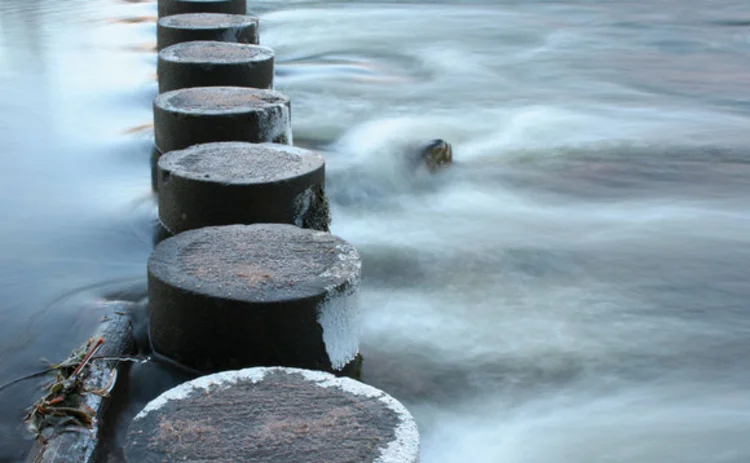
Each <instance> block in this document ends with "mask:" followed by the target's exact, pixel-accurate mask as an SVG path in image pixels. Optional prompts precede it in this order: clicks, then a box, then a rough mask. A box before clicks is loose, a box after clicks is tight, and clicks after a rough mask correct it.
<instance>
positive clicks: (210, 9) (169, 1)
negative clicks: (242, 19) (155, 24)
mask: <svg viewBox="0 0 750 463" xmlns="http://www.w3.org/2000/svg"><path fill="white" fill-rule="evenodd" d="M184 13H227V14H245V13H247V0H159V17H160V18H161V17H164V16H170V15H173V14H184Z"/></svg>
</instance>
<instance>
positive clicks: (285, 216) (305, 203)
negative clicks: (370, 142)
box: [157, 142, 330, 234]
mask: <svg viewBox="0 0 750 463" xmlns="http://www.w3.org/2000/svg"><path fill="white" fill-rule="evenodd" d="M157 176H158V179H159V184H158V191H159V219H160V220H161V223H162V224H163V225H164V227H165V228H166V229H167V230H169V231H170V232H171V233H172V234H177V233H181V232H183V231H186V230H190V229H195V228H201V227H205V226H211V225H230V224H253V223H287V224H292V225H296V226H298V227H302V228H313V229H316V230H321V231H328V225H329V222H330V212H329V210H328V202H327V201H326V199H325V193H324V185H325V161H324V159H323V156H321V155H320V154H318V153H316V152H313V151H308V150H304V149H301V148H296V147H292V146H288V145H279V144H272V143H259V144H256V143H242V142H219V143H207V144H203V145H195V146H191V147H190V148H188V149H185V150H181V151H172V152H171V153H168V154H166V155H164V156H162V157H161V158H160V159H159V161H158V174H157Z"/></svg>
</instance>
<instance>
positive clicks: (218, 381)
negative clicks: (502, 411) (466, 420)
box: [134, 367, 420, 463]
mask: <svg viewBox="0 0 750 463" xmlns="http://www.w3.org/2000/svg"><path fill="white" fill-rule="evenodd" d="M274 372H281V373H287V374H290V375H291V374H299V375H301V376H302V377H303V378H305V379H306V380H309V381H311V383H312V384H314V385H316V386H318V387H322V388H331V387H335V388H338V389H341V390H342V391H344V392H347V393H349V394H352V395H355V396H360V397H368V398H373V399H378V400H379V401H381V402H382V403H383V404H385V406H386V407H388V408H389V409H390V410H391V411H393V412H394V413H396V415H397V416H398V418H399V424H398V426H397V427H396V429H395V436H396V437H395V439H394V440H393V441H391V442H388V443H387V445H386V446H385V448H381V449H379V450H380V456H379V457H378V458H377V459H376V460H375V463H404V462H416V461H418V459H419V458H418V457H419V439H420V438H419V429H418V428H417V424H416V422H415V421H414V417H412V415H411V413H409V411H408V410H407V409H406V407H404V405H403V404H401V402H399V401H397V400H396V399H394V398H393V397H391V396H390V395H388V394H387V393H385V392H384V391H381V390H380V389H376V388H374V387H372V386H369V385H367V384H364V383H361V382H359V381H355V380H353V379H350V378H339V377H336V376H334V375H332V374H330V373H324V372H322V371H312V370H303V369H299V368H287V367H257V368H246V369H244V370H234V371H224V372H220V373H214V374H211V375H207V376H202V377H200V378H196V379H194V380H192V381H188V382H186V383H183V384H180V385H179V386H177V387H174V388H172V389H170V390H168V391H166V392H164V393H163V394H161V395H160V396H159V397H157V398H155V399H154V400H152V401H151V402H149V403H148V404H147V405H146V406H145V407H144V408H143V410H141V411H140V412H139V413H138V415H136V417H135V418H134V420H140V419H143V418H145V417H146V416H147V415H148V414H149V413H151V412H155V411H158V410H159V409H160V408H162V407H164V406H165V405H166V404H167V403H169V402H170V401H175V400H185V399H188V398H190V396H191V395H192V394H193V393H196V392H208V391H209V390H210V388H212V387H218V388H221V389H224V388H227V387H230V386H233V385H235V384H237V383H239V382H241V381H250V382H251V383H253V384H255V383H258V382H260V381H262V380H263V379H264V378H265V377H266V375H267V374H269V373H274Z"/></svg>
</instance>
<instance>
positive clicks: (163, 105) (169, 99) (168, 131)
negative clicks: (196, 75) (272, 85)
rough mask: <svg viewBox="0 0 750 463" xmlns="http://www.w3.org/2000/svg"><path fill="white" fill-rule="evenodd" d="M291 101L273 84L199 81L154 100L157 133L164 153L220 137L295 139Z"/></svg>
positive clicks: (277, 140) (278, 140)
mask: <svg viewBox="0 0 750 463" xmlns="http://www.w3.org/2000/svg"><path fill="white" fill-rule="evenodd" d="M291 113H292V110H291V102H290V101H289V97H287V96H286V95H284V94H282V93H279V92H274V91H272V90H259V89H255V88H245V87H194V88H183V89H180V90H173V91H171V92H166V93H162V94H161V95H159V96H157V97H156V99H155V100H154V136H155V141H156V147H157V149H158V150H159V152H160V153H162V154H164V153H167V152H169V151H174V150H181V149H185V148H187V147H188V146H192V145H197V144H200V143H211V142H215V141H245V142H250V143H263V142H273V143H282V144H292V130H291Z"/></svg>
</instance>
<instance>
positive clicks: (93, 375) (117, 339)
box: [26, 302, 135, 463]
mask: <svg viewBox="0 0 750 463" xmlns="http://www.w3.org/2000/svg"><path fill="white" fill-rule="evenodd" d="M130 304H131V303H127V302H117V303H111V305H113V311H112V312H111V313H110V314H108V315H107V316H106V317H105V319H104V320H103V321H102V323H101V324H100V325H99V328H98V329H97V330H96V332H95V333H94V336H93V337H94V338H102V339H103V340H104V343H103V344H102V346H101V348H100V349H99V350H98V351H97V352H96V356H95V357H102V358H118V357H122V356H128V355H133V354H134V353H135V339H134V337H133V328H132V321H131V319H130V316H129V315H128V310H129V308H128V306H129V305H130ZM120 367H121V362H120V361H119V360H96V359H95V360H92V361H91V362H90V363H89V364H88V366H87V367H86V369H85V370H83V371H85V372H86V373H85V374H86V376H85V378H84V379H83V390H84V391H96V390H102V392H106V393H107V394H105V395H97V394H93V393H85V394H84V404H85V405H87V406H88V407H91V409H93V411H94V415H93V417H94V420H93V424H92V426H91V427H90V428H89V429H86V428H82V427H78V426H64V427H61V428H59V429H56V430H51V431H52V432H51V435H46V433H43V435H42V436H40V437H39V438H37V439H36V440H35V442H34V445H33V447H32V449H31V452H30V453H29V455H28V457H27V459H26V462H27V463H74V462H75V463H93V462H96V461H97V459H98V457H99V452H100V451H101V442H100V438H101V431H102V427H103V424H104V419H105V415H106V412H107V408H108V407H109V404H110V402H111V400H112V398H111V397H110V396H109V395H108V393H109V392H110V391H111V390H112V389H113V388H114V384H115V381H116V380H117V374H118V372H119V370H120Z"/></svg>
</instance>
